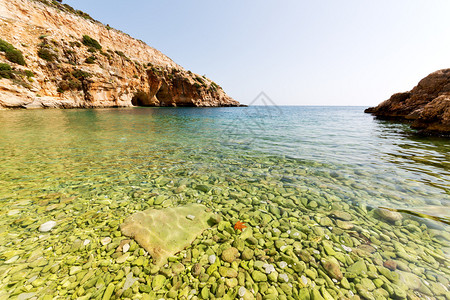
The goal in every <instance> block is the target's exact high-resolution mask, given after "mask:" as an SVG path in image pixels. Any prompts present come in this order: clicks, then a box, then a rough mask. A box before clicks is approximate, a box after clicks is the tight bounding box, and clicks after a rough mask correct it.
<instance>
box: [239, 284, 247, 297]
mask: <svg viewBox="0 0 450 300" xmlns="http://www.w3.org/2000/svg"><path fill="white" fill-rule="evenodd" d="M245 292H247V289H246V288H245V287H243V286H241V287H240V288H239V291H238V294H239V296H240V297H244V295H245Z"/></svg>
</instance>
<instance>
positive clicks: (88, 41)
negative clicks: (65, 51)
mask: <svg viewBox="0 0 450 300" xmlns="http://www.w3.org/2000/svg"><path fill="white" fill-rule="evenodd" d="M83 44H84V45H85V46H88V47H91V48H93V49H97V50H101V49H102V45H100V43H99V42H98V41H97V40H95V39H93V38H91V37H90V36H88V35H83Z"/></svg>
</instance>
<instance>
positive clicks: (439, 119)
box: [365, 69, 450, 135]
mask: <svg viewBox="0 0 450 300" xmlns="http://www.w3.org/2000/svg"><path fill="white" fill-rule="evenodd" d="M365 112H366V113H371V114H373V115H375V116H377V117H380V118H388V119H404V120H412V125H411V127H413V128H416V129H419V130H421V131H422V132H425V133H430V134H443V135H450V69H443V70H439V71H436V72H434V73H431V74H430V75H428V76H427V77H425V78H424V79H422V80H421V81H420V82H419V84H418V85H417V86H416V87H414V88H413V89H412V90H411V91H409V92H405V93H398V94H394V95H392V97H391V98H390V99H388V100H386V101H384V102H382V103H381V104H379V105H378V106H376V107H371V108H368V109H366V110H365Z"/></svg>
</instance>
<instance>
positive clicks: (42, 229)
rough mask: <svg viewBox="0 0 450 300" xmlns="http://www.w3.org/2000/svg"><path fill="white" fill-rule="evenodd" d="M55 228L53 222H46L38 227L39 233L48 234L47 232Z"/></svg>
mask: <svg viewBox="0 0 450 300" xmlns="http://www.w3.org/2000/svg"><path fill="white" fill-rule="evenodd" d="M55 226H56V222H55V221H48V222H46V223H44V224H42V225H41V226H39V231H40V232H48V231H50V230H52V228H53V227H55Z"/></svg>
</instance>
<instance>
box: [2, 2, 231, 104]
mask: <svg viewBox="0 0 450 300" xmlns="http://www.w3.org/2000/svg"><path fill="white" fill-rule="evenodd" d="M0 38H1V40H0V109H1V108H34V107H59V108H75V107H115V106H120V107H122V106H132V105H149V106H237V105H239V103H238V102H237V101H235V100H233V99H232V98H231V97H229V96H228V95H226V94H225V92H224V91H223V90H222V88H221V87H220V86H218V85H217V84H216V83H214V82H212V81H211V80H210V79H208V78H206V77H203V76H199V75H196V74H193V73H191V72H190V71H186V70H185V69H183V68H182V67H181V66H179V65H177V64H176V63H174V62H173V61H172V60H171V59H170V58H168V57H167V56H165V55H164V54H162V53H161V52H159V51H158V50H156V49H154V48H151V47H149V46H148V45H146V44H145V43H144V42H142V41H139V40H136V39H133V38H131V37H130V36H128V35H127V34H124V33H122V32H120V31H118V30H115V29H112V28H110V27H109V26H107V25H106V26H105V25H103V24H101V23H100V22H97V21H95V20H93V19H91V18H90V17H89V16H88V15H87V14H85V13H82V12H80V11H76V10H74V9H73V8H71V7H70V6H68V5H63V4H60V3H58V2H56V1H51V0H0ZM11 54H12V55H11ZM21 55H22V56H23V58H24V60H23V61H21V60H20V56H21ZM17 57H19V58H17Z"/></svg>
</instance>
